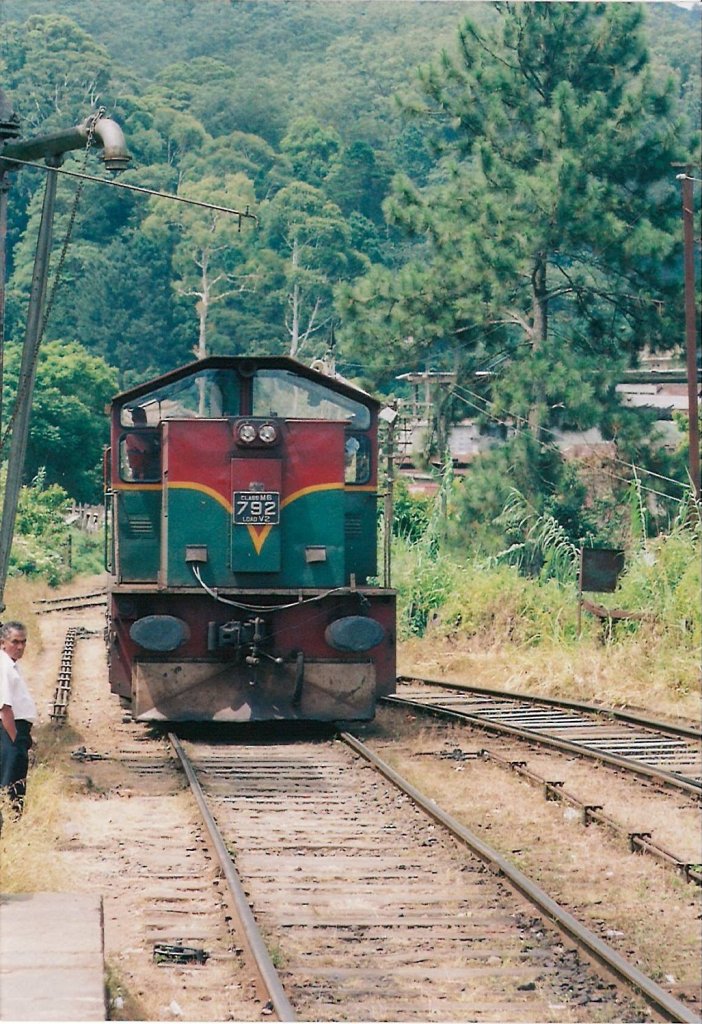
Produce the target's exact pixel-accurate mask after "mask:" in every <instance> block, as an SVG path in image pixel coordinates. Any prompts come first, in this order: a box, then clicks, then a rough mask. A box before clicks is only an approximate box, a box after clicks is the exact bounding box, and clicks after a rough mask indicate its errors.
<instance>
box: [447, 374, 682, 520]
mask: <svg viewBox="0 0 702 1024" xmlns="http://www.w3.org/2000/svg"><path fill="white" fill-rule="evenodd" d="M458 390H460V389H458ZM463 390H466V391H467V392H468V394H470V395H473V396H474V397H475V398H478V399H479V400H480V401H481V402H485V403H486V404H487V405H494V404H495V403H494V402H491V401H490V400H489V399H487V398H483V397H482V395H476V394H475V393H474V392H472V391H469V390H468V389H467V388H465V389H463ZM456 397H457V398H458V399H459V400H460V401H461V402H463V403H464V404H465V405H467V406H469V407H471V408H473V409H476V410H477V411H478V412H480V413H483V414H484V415H487V416H489V417H490V419H492V420H494V421H495V422H496V423H500V424H502V425H503V426H505V425H506V424H505V421H504V419H502V418H501V417H500V416H497V415H495V414H494V413H491V412H490V411H489V409H485V408H483V407H481V406H479V405H476V403H475V402H471V401H470V399H468V398H465V397H464V396H463V395H461V394H458V393H457V394H456ZM505 415H506V416H510V417H511V418H512V419H514V420H516V421H517V422H519V423H521V424H524V425H526V424H527V422H528V421H527V420H526V419H524V417H523V416H512V414H511V413H510V412H509V411H508V410H505ZM543 429H544V430H545V431H546V432H547V433H549V434H554V431H552V430H548V428H546V427H544V428H543ZM535 440H536V441H537V444H539V445H540V446H541V447H542V448H545V449H548V450H549V451H557V452H559V453H560V448H559V447H558V445H557V444H556V442H555V441H540V440H538V439H535ZM588 447H591V446H590V445H588ZM612 461H613V462H617V463H620V464H621V465H623V466H626V467H627V468H628V469H633V470H634V472H639V473H646V474H648V475H651V476H656V477H658V478H659V479H661V480H665V481H667V482H669V483H674V484H676V486H678V487H682V488H685V484H682V483H680V481H679V480H673V479H672V477H666V476H661V474H659V473H654V472H653V471H652V470H648V469H643V468H641V467H638V466H635V465H634V464H633V463H630V462H626V461H624V460H623V459H618V458H617V457H616V456H615V457H614V458H613V460H612ZM603 472H605V473H606V474H607V476H609V477H611V478H612V479H613V480H620V481H621V482H622V483H628V484H630V483H631V480H630V479H629V478H627V477H623V476H620V475H619V474H617V473H613V472H612V471H611V470H608V469H606V468H603ZM640 486H641V489H642V490H644V491H646V492H647V493H649V494H656V495H658V497H661V498H667V499H668V500H670V501H675V502H677V503H678V504H683V503H684V501H685V499H684V498H676V497H675V495H673V494H666V493H665V491H658V490H656V488H654V487H647V486H646V485H645V484H643V483H642V484H641V485H640Z"/></svg>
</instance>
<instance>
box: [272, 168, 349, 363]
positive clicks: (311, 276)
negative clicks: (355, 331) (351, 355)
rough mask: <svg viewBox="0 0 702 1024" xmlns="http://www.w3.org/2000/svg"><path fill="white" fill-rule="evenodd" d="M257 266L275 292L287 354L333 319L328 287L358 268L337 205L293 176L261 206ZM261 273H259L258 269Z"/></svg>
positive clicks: (297, 350)
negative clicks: (284, 334) (260, 247)
mask: <svg viewBox="0 0 702 1024" xmlns="http://www.w3.org/2000/svg"><path fill="white" fill-rule="evenodd" d="M260 241H261V246H262V249H260V251H259V255H258V259H259V266H260V267H264V266H265V267H266V275H265V279H266V282H267V284H268V285H269V286H270V285H271V284H272V285H273V287H274V289H275V290H276V291H277V292H278V295H279V301H280V306H281V309H282V311H283V317H284V325H283V323H281V324H280V329H282V328H283V326H284V329H285V332H286V334H287V337H288V339H289V347H288V352H289V355H291V356H293V357H297V356H299V355H300V353H301V351H302V349H303V348H304V347H305V346H306V345H307V344H308V342H309V341H310V339H311V338H312V337H313V336H314V335H316V334H318V333H319V332H320V331H322V330H323V329H325V328H327V329H328V328H329V327H330V325H331V323H332V322H333V319H334V309H333V288H334V285H335V284H336V283H338V282H339V281H341V280H344V279H346V280H348V279H349V278H351V277H352V276H353V274H354V273H357V272H358V270H359V269H360V268H361V266H362V265H363V264H362V258H361V256H360V255H359V254H358V253H357V252H355V251H354V250H353V249H352V248H351V245H350V230H349V226H348V223H347V222H346V220H345V219H344V217H343V215H342V213H341V210H340V209H339V207H338V206H337V205H336V204H335V203H332V202H330V201H329V200H328V199H326V198H325V196H324V194H323V193H322V192H321V191H320V190H319V189H317V188H314V187H313V186H311V185H308V184H305V183H304V182H300V181H294V182H292V183H291V184H290V185H287V186H286V187H285V188H282V189H280V191H279V192H278V193H277V194H276V195H275V196H274V197H273V198H272V199H271V200H269V201H268V202H266V203H264V204H262V205H261V240H260ZM258 276H260V277H261V278H263V274H259V275H258Z"/></svg>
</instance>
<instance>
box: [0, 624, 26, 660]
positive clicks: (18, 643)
mask: <svg viewBox="0 0 702 1024" xmlns="http://www.w3.org/2000/svg"><path fill="white" fill-rule="evenodd" d="M26 646H27V634H26V633H21V632H20V631H19V630H18V629H12V630H10V635H9V636H8V637H5V639H4V640H3V641H2V649H3V651H6V652H7V653H8V654H9V655H10V657H11V658H12V660H13V661H19V659H20V658H21V657H22V655H23V654H24V650H25V647H26Z"/></svg>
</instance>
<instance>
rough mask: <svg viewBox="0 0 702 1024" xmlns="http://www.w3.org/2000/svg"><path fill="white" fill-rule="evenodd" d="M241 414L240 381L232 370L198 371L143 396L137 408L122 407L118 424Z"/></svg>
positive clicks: (149, 423)
mask: <svg viewBox="0 0 702 1024" xmlns="http://www.w3.org/2000/svg"><path fill="white" fill-rule="evenodd" d="M240 411H241V378H240V377H239V375H238V374H237V373H236V372H234V371H233V370H201V371H200V372H199V373H193V374H192V375H191V376H188V377H183V378H181V379H180V380H177V381H174V382H173V383H171V384H165V385H164V386H163V387H161V388H156V389H155V390H154V391H150V392H149V393H148V394H146V395H142V396H141V397H140V398H139V400H138V404H137V405H133V406H128V405H125V406H124V407H123V408H122V410H121V413H120V423H121V425H122V426H123V427H128V426H130V425H131V424H132V423H134V422H136V421H135V420H134V416H135V415H137V416H138V417H139V425H143V426H149V427H151V426H154V427H156V426H158V424H159V423H161V422H162V420H174V419H217V418H219V417H222V416H238V415H239V413H240Z"/></svg>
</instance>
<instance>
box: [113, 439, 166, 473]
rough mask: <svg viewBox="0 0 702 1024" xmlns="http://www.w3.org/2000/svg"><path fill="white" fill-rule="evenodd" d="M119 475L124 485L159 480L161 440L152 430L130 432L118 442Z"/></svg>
mask: <svg viewBox="0 0 702 1024" xmlns="http://www.w3.org/2000/svg"><path fill="white" fill-rule="evenodd" d="M119 475H120V477H121V479H122V480H124V481H125V483H130V484H132V483H138V482H140V481H143V482H144V483H157V482H159V481H160V479H161V439H160V437H159V436H158V434H157V433H156V432H155V431H153V430H130V431H129V433H127V434H122V436H121V438H120V442H119Z"/></svg>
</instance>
